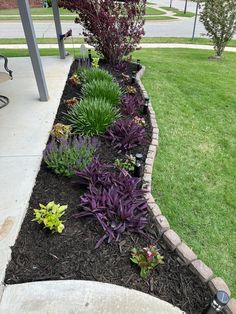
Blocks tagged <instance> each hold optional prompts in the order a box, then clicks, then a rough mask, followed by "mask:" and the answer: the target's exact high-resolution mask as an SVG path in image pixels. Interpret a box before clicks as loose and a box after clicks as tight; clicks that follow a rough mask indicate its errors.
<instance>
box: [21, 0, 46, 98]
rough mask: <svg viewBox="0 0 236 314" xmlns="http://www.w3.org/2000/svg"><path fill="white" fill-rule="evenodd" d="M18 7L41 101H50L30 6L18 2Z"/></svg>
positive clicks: (26, 1)
mask: <svg viewBox="0 0 236 314" xmlns="http://www.w3.org/2000/svg"><path fill="white" fill-rule="evenodd" d="M18 7H19V12H20V16H21V21H22V25H23V28H24V32H25V38H26V41H27V45H28V49H29V54H30V58H31V62H32V66H33V70H34V75H35V79H36V82H37V86H38V90H39V95H40V100H41V101H48V99H49V95H48V89H47V84H46V80H45V76H44V72H43V67H42V62H41V58H40V54H39V49H38V45H37V43H36V36H35V30H34V26H33V21H32V17H31V14H30V6H29V1H28V0H18Z"/></svg>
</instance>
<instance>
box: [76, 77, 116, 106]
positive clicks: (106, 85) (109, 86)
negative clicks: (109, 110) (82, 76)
mask: <svg viewBox="0 0 236 314" xmlns="http://www.w3.org/2000/svg"><path fill="white" fill-rule="evenodd" d="M82 94H83V98H103V99H104V100H105V101H106V102H109V103H110V104H112V105H113V106H117V105H118V103H119V101H120V98H121V89H120V87H119V85H118V84H117V83H116V82H113V81H108V80H102V81H99V80H92V81H91V82H89V83H86V84H85V85H84V86H83V87H82Z"/></svg>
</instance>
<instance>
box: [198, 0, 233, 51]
mask: <svg viewBox="0 0 236 314" xmlns="http://www.w3.org/2000/svg"><path fill="white" fill-rule="evenodd" d="M200 2H203V4H202V5H201V6H203V10H202V11H201V12H200V21H201V22H202V23H203V24H204V26H205V28H206V31H207V35H208V36H209V37H210V38H211V39H212V41H213V43H214V49H215V52H216V55H217V56H219V57H220V56H221V55H222V54H223V52H224V49H225V46H226V45H227V43H228V41H229V40H231V39H232V37H233V34H234V33H235V31H236V3H235V0H207V1H202V0H201V1H200Z"/></svg>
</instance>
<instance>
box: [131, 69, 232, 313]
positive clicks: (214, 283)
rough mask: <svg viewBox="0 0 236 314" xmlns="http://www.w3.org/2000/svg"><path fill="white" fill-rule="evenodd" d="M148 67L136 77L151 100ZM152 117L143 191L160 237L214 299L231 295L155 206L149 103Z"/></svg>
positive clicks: (156, 141) (155, 146)
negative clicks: (220, 292) (221, 294)
mask: <svg viewBox="0 0 236 314" xmlns="http://www.w3.org/2000/svg"><path fill="white" fill-rule="evenodd" d="M144 72H145V67H144V66H142V69H141V70H140V71H139V72H138V73H137V75H136V81H137V83H138V84H139V86H140V89H141V91H142V94H143V97H145V98H149V97H148V94H147V91H146V90H145V88H144V85H143V83H142V82H141V78H142V76H143V75H144ZM149 113H150V121H151V126H152V129H153V134H152V141H151V144H150V146H149V150H148V154H147V158H146V161H145V166H144V176H143V188H144V189H145V190H146V191H147V193H146V195H145V197H146V200H147V203H148V206H149V208H150V210H151V211H152V213H153V215H154V217H155V219H156V222H157V228H158V231H159V234H160V235H161V236H162V238H163V239H164V241H165V243H166V245H167V246H168V247H169V248H170V249H171V250H172V251H175V252H176V253H177V255H178V256H179V257H180V259H181V260H182V261H183V263H184V264H185V265H187V266H188V267H189V268H190V270H191V271H192V272H193V273H194V274H196V275H197V276H198V278H199V279H200V280H201V282H203V283H206V284H207V285H208V287H209V290H210V291H211V293H212V295H214V294H215V293H216V291H218V290H224V291H225V292H227V293H228V295H229V296H230V295H231V292H230V289H229V287H228V286H227V284H226V283H225V282H224V280H223V279H222V278H219V277H215V276H214V274H213V271H212V270H211V269H210V268H209V267H208V266H207V265H206V264H205V263H203V262H202V261H201V260H199V259H197V255H196V254H195V253H194V252H193V251H192V249H191V248H190V247H188V246H187V244H185V243H184V242H182V240H181V238H180V237H179V236H178V234H177V233H175V232H174V231H173V230H171V229H170V225H169V223H168V220H167V218H166V217H165V216H163V215H162V213H161V210H160V208H159V206H158V205H157V204H156V202H155V199H154V198H153V196H152V194H151V190H152V189H151V185H152V170H153V164H154V160H155V156H156V152H157V150H158V145H159V129H158V126H157V121H156V116H155V112H154V110H153V108H152V104H151V102H149ZM224 313H226V314H236V300H235V299H231V300H230V302H229V303H228V305H227V306H226V307H225V309H224Z"/></svg>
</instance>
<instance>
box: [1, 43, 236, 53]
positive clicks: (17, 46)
mask: <svg viewBox="0 0 236 314" xmlns="http://www.w3.org/2000/svg"><path fill="white" fill-rule="evenodd" d="M85 46H86V47H87V48H93V47H92V46H89V45H85ZM38 47H39V48H40V49H57V48H58V45H57V44H38ZM80 47H81V44H74V45H73V44H65V48H67V49H69V48H70V49H73V48H76V49H79V48H80ZM138 47H140V48H184V49H204V50H213V46H211V45H196V44H172V43H158V44H151V43H150V44H148V43H147V44H140V45H139V46H138ZM0 49H28V47H27V45H26V44H6V45H5V44H4V45H3V44H2V45H0ZM225 51H230V52H236V47H226V48H225Z"/></svg>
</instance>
